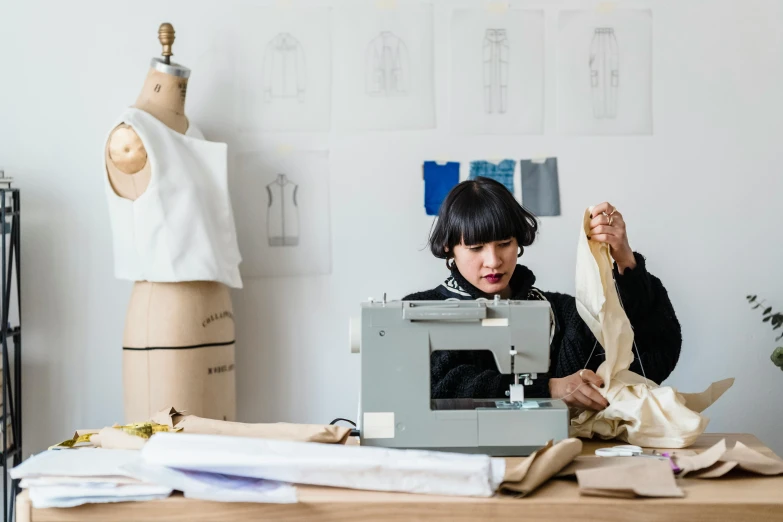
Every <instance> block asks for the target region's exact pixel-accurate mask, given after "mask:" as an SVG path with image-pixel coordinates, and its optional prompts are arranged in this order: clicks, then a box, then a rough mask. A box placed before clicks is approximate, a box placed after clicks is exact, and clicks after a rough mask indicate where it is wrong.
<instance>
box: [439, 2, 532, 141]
mask: <svg viewBox="0 0 783 522" xmlns="http://www.w3.org/2000/svg"><path fill="white" fill-rule="evenodd" d="M451 56H452V60H451V78H450V80H451V81H450V82H449V88H450V89H451V96H450V111H449V112H450V119H451V126H452V128H453V130H455V131H457V132H461V133H469V134H541V133H543V130H544V13H543V11H539V10H530V9H509V10H507V11H505V12H502V13H496V12H490V11H488V10H486V9H457V10H455V11H454V12H453V15H452V20H451Z"/></svg>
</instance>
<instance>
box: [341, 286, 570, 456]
mask: <svg viewBox="0 0 783 522" xmlns="http://www.w3.org/2000/svg"><path fill="white" fill-rule="evenodd" d="M550 313H551V312H550V305H549V303H547V302H545V301H509V300H500V299H498V298H496V299H495V300H494V301H483V300H482V301H390V302H386V301H385V297H384V301H382V302H372V301H370V302H365V303H362V305H361V327H360V332H359V333H358V334H355V335H360V339H355V340H354V345H355V344H357V343H356V341H359V343H360V344H359V346H358V347H357V346H354V348H353V351H360V352H361V359H362V361H361V385H360V388H361V391H360V400H359V429H360V433H361V444H362V445H365V446H383V447H388V448H408V449H413V448H415V449H427V450H442V451H456V452H467V453H484V454H488V455H497V456H510V455H529V454H530V453H532V452H533V451H535V450H536V449H539V448H540V447H541V446H543V445H545V444H546V443H547V442H548V441H549V440H554V441H555V442H557V441H559V440H562V439H565V438H567V437H568V425H569V415H568V408H567V406H566V405H565V403H564V402H563V401H560V400H551V399H531V398H526V397H525V396H524V386H525V385H529V384H532V379H535V378H536V377H537V375H536V374H538V373H545V372H547V371H548V370H549V342H550ZM437 350H489V351H491V352H492V354H493V355H494V357H495V361H496V362H497V366H498V370H499V371H500V372H501V373H504V374H513V375H514V376H515V377H514V381H515V382H514V384H512V385H511V386H510V387H509V390H508V391H507V392H506V397H497V398H487V399H432V398H431V393H430V354H431V353H432V352H434V351H437ZM520 379H521V382H520Z"/></svg>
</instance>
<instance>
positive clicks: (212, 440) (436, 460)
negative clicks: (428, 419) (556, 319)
mask: <svg viewBox="0 0 783 522" xmlns="http://www.w3.org/2000/svg"><path fill="white" fill-rule="evenodd" d="M141 455H142V458H143V460H144V461H145V462H147V463H150V464H154V465H159V466H166V467H169V468H176V469H180V470H193V471H204V472H210V473H223V474H226V475H233V476H240V477H255V478H263V479H268V480H275V481H281V482H291V483H296V484H312V485H319V486H332V487H341V488H351V489H367V490H376V491H401V492H407V493H428V494H436V495H463V496H475V497H489V496H492V495H493V494H494V493H495V491H496V490H497V488H498V486H499V485H500V483H501V482H502V481H503V475H504V471H505V465H504V464H505V463H504V461H503V460H502V459H501V460H496V459H492V458H490V457H489V456H487V455H464V454H457V453H443V452H435V451H420V450H396V449H387V448H376V447H362V446H344V445H334V444H319V443H308V442H291V441H279V440H265V439H252V438H242V437H226V436H216V435H189V434H186V433H178V434H172V433H158V434H155V435H153V436H152V438H150V440H149V442H148V443H147V444H145V445H144V448H143V449H142V450H141Z"/></svg>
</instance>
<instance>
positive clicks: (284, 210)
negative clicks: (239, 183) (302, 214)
mask: <svg viewBox="0 0 783 522" xmlns="http://www.w3.org/2000/svg"><path fill="white" fill-rule="evenodd" d="M298 190H299V185H297V184H296V183H294V182H293V181H291V180H289V179H288V176H286V175H285V174H278V175H277V178H276V179H275V180H274V181H273V182H271V183H270V184H268V185H267V186H266V192H267V195H268V197H269V201H268V204H267V211H266V218H267V219H266V226H267V237H268V239H269V246H272V247H277V246H296V245H298V244H299V206H298V203H297V201H296V194H297V191H298Z"/></svg>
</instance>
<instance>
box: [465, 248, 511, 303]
mask: <svg viewBox="0 0 783 522" xmlns="http://www.w3.org/2000/svg"><path fill="white" fill-rule="evenodd" d="M517 252H518V244H517V240H516V238H514V237H512V238H509V239H504V240H502V241H492V242H491V243H482V244H479V245H466V244H464V243H460V244H459V245H456V246H455V247H454V262H455V263H456V265H457V268H458V269H459V273H460V274H462V276H463V277H464V278H465V279H467V280H468V282H469V283H470V284H472V285H473V286H475V287H476V288H478V289H479V290H481V291H482V292H484V293H485V294H489V295H494V294H500V293H501V292H503V290H505V289H506V288H507V287H508V282H509V281H510V280H511V274H513V273H514V268H516V266H517ZM503 297H507V296H506V295H503Z"/></svg>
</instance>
